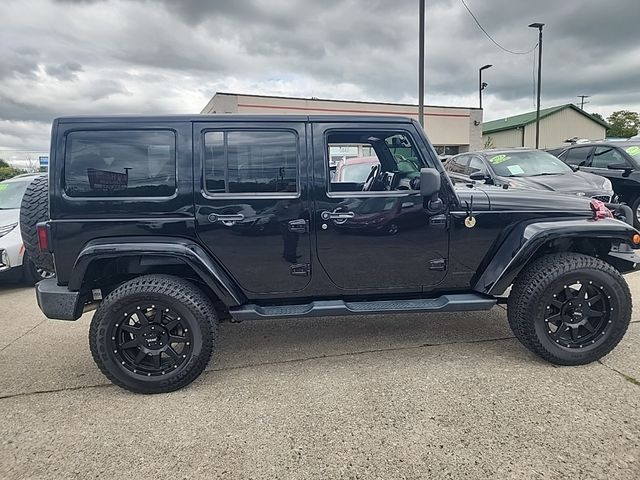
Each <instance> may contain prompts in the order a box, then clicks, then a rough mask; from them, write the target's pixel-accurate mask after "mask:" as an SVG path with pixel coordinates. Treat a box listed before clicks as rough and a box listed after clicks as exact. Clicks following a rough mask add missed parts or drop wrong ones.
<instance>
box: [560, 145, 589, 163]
mask: <svg viewBox="0 0 640 480" xmlns="http://www.w3.org/2000/svg"><path fill="white" fill-rule="evenodd" d="M590 152H591V147H577V148H570V149H569V150H568V151H567V154H566V155H565V157H564V158H563V159H562V160H564V162H565V163H568V164H569V165H573V166H582V165H585V164H586V163H587V158H588V157H589V153H590Z"/></svg>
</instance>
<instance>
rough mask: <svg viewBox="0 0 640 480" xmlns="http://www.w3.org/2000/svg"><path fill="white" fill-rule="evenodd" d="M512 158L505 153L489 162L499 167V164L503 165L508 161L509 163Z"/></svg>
mask: <svg viewBox="0 0 640 480" xmlns="http://www.w3.org/2000/svg"><path fill="white" fill-rule="evenodd" d="M510 158H511V157H510V156H508V155H505V154H504V153H503V154H501V155H496V156H495V157H491V158H490V159H489V161H490V162H491V163H493V164H494V165H498V164H500V163H502V162H506V161H507V160H509V159H510Z"/></svg>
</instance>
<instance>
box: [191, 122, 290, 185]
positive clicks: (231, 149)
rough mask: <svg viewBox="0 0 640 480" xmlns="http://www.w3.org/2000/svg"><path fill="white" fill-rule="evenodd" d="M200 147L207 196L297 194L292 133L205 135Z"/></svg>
mask: <svg viewBox="0 0 640 480" xmlns="http://www.w3.org/2000/svg"><path fill="white" fill-rule="evenodd" d="M204 144H205V162H204V168H205V172H204V176H205V189H206V190H207V192H209V193H281V192H291V193H293V192H297V190H298V187H297V173H298V141H297V136H296V134H295V133H293V132H289V131H269V132H254V131H225V132H221V131H220V132H207V133H206V134H205V136H204Z"/></svg>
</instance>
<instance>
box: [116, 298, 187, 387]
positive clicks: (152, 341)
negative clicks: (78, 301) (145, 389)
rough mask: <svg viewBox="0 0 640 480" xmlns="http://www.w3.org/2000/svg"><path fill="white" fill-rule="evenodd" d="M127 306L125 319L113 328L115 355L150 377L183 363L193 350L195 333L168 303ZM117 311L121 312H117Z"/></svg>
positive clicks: (126, 366)
mask: <svg viewBox="0 0 640 480" xmlns="http://www.w3.org/2000/svg"><path fill="white" fill-rule="evenodd" d="M131 307H132V308H127V307H123V308H124V310H129V311H128V312H127V311H124V312H121V313H122V322H119V323H114V324H113V326H112V329H111V342H112V347H113V355H114V357H115V359H116V361H118V362H120V364H121V365H123V366H124V368H126V369H127V370H129V371H131V372H132V373H136V374H139V375H146V376H147V377H151V376H157V375H165V374H166V373H168V372H171V371H172V370H175V369H177V368H179V367H180V366H182V364H183V363H184V362H185V361H186V359H187V357H188V356H190V355H191V353H192V350H193V348H192V346H193V333H192V332H191V331H189V328H188V324H187V323H186V322H185V321H184V319H183V318H182V317H181V316H180V315H179V314H178V312H177V311H175V310H173V309H171V308H170V307H169V306H168V305H167V304H164V303H161V302H155V303H151V302H146V303H143V302H140V304H138V305H135V308H133V305H131ZM116 315H117V314H116Z"/></svg>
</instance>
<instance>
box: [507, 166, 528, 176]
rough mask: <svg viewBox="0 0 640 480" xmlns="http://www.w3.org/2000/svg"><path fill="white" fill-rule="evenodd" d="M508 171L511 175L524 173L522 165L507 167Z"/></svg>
mask: <svg viewBox="0 0 640 480" xmlns="http://www.w3.org/2000/svg"><path fill="white" fill-rule="evenodd" d="M507 169H508V170H509V173H511V175H522V174H523V173H524V170H523V169H522V167H521V166H520V165H507Z"/></svg>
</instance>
